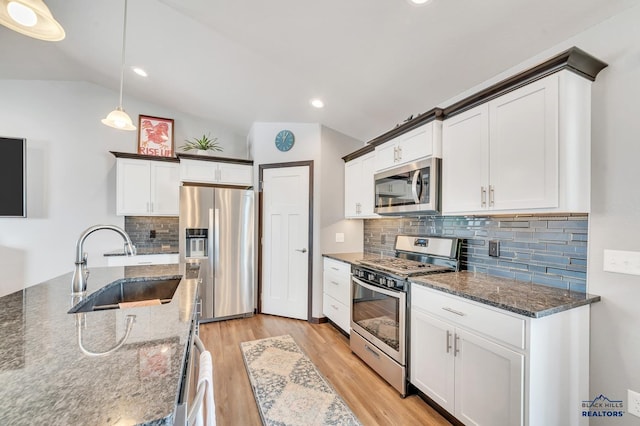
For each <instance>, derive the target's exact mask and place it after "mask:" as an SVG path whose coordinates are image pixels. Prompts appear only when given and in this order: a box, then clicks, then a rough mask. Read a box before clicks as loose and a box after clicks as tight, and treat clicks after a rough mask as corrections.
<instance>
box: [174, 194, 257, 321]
mask: <svg viewBox="0 0 640 426" xmlns="http://www.w3.org/2000/svg"><path fill="white" fill-rule="evenodd" d="M254 200H255V194H254V191H252V190H245V189H230V188H218V187H215V188H214V187H206V186H182V187H181V188H180V221H179V227H180V236H179V238H180V242H179V245H180V262H181V263H182V262H185V263H198V264H199V265H200V275H199V277H200V279H201V282H200V285H199V290H198V291H199V303H200V304H201V305H200V306H199V307H198V309H199V310H200V312H201V314H200V321H201V322H206V321H215V320H218V319H224V318H231V317H239V316H247V315H250V314H253V312H254V308H255V293H256V279H255V278H256V272H255V271H256V265H255V260H256V255H255V251H256V250H255V246H256V244H255V235H256V232H255V201H254Z"/></svg>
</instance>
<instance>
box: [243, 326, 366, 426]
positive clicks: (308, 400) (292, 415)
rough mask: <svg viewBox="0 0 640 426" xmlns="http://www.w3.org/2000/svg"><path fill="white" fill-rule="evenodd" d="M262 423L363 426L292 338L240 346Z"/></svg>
mask: <svg viewBox="0 0 640 426" xmlns="http://www.w3.org/2000/svg"><path fill="white" fill-rule="evenodd" d="M240 349H241V350H242V356H243V357H244V363H245V366H246V367H247V373H248V374H249V380H250V382H251V387H252V388H253V395H254V396H255V398H256V402H257V404H258V409H259V411H260V416H261V417H262V423H263V424H265V425H274V426H275V425H278V426H297V425H299V426H310V425H317V426H321V425H360V422H359V421H358V419H357V418H356V416H355V415H354V414H353V413H352V412H351V410H350V409H349V407H347V404H345V402H344V401H343V400H342V398H340V396H339V395H338V394H337V393H336V392H335V391H334V390H333V388H332V387H331V385H329V383H328V382H327V380H326V379H325V378H324V377H323V376H322V375H321V374H320V372H318V370H317V369H316V367H315V365H313V363H312V362H311V361H310V360H309V358H307V356H306V355H305V354H304V353H303V352H302V351H301V350H300V348H299V347H298V345H297V344H296V342H295V341H294V340H293V338H292V337H291V336H289V335H284V336H278V337H270V338H268V339H261V340H253V341H251V342H243V343H240Z"/></svg>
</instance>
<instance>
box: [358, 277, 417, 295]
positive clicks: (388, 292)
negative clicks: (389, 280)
mask: <svg viewBox="0 0 640 426" xmlns="http://www.w3.org/2000/svg"><path fill="white" fill-rule="evenodd" d="M351 280H352V281H353V282H355V283H356V284H358V285H359V286H361V287H364V288H366V289H367V290H371V291H377V292H378V293H382V294H385V295H387V296H390V297H395V298H396V299H404V297H403V296H404V292H402V291H393V290H387V289H386V288H383V287H378V286H374V285H371V284H367V283H365V282H362V281H360V280H359V279H358V278H355V277H351Z"/></svg>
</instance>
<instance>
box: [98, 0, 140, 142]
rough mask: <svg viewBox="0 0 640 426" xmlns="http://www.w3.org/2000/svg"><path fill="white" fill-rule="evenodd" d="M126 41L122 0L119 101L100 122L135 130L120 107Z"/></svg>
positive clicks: (125, 4)
mask: <svg viewBox="0 0 640 426" xmlns="http://www.w3.org/2000/svg"><path fill="white" fill-rule="evenodd" d="M126 41H127V0H124V23H123V25H122V66H121V67H120V103H119V104H118V107H117V108H116V109H114V110H113V111H111V112H110V113H109V115H107V117H106V118H103V119H102V124H106V125H107V126H109V127H113V128H114V129H120V130H135V129H136V126H134V125H133V122H132V121H131V117H129V114H127V113H126V112H124V109H123V108H122V88H123V86H124V51H125V50H124V48H125V46H126Z"/></svg>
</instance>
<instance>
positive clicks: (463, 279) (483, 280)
mask: <svg viewBox="0 0 640 426" xmlns="http://www.w3.org/2000/svg"><path fill="white" fill-rule="evenodd" d="M410 281H411V282H413V283H416V284H420V285H423V286H425V287H430V288H433V289H435V290H440V291H443V292H445V293H450V294H454V295H456V296H461V297H463V298H465V299H470V300H474V301H476V302H481V303H484V304H486V305H490V306H495V307H497V308H501V309H505V310H507V311H511V312H515V313H516V314H520V315H524V316H527V317H531V318H540V317H544V316H547V315H551V314H554V313H557V312H562V311H565V310H568V309H572V308H577V307H578V306H582V305H587V304H590V303H594V302H597V301H599V300H600V296H596V295H593V294H588V293H578V292H572V291H569V290H563V289H559V288H554V287H547V286H544V285H538V284H532V283H528V282H523V281H516V280H511V279H507V278H499V277H493V276H490V275H487V274H482V273H479V272H471V271H461V272H447V273H443V274H432V275H423V276H419V277H412V278H410Z"/></svg>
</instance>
